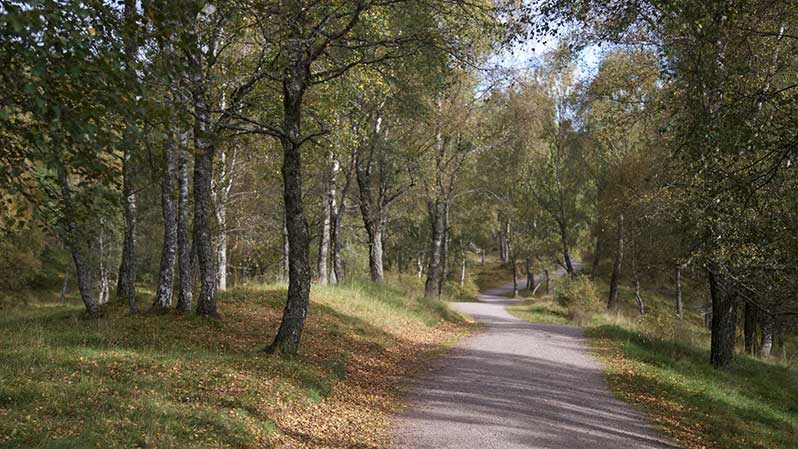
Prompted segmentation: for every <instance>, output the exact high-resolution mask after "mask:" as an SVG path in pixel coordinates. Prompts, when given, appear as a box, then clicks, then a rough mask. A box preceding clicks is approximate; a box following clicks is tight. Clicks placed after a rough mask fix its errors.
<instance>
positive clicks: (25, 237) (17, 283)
mask: <svg viewBox="0 0 798 449" xmlns="http://www.w3.org/2000/svg"><path fill="white" fill-rule="evenodd" d="M43 241H44V240H43V237H42V235H41V232H40V231H38V230H37V229H31V230H24V231H19V232H14V233H13V234H11V235H3V236H2V237H0V289H2V290H3V291H6V290H10V291H18V290H21V289H23V288H26V287H29V286H30V284H31V283H32V282H33V281H34V280H36V278H37V275H38V273H39V270H41V268H42V263H41V260H40V257H39V256H40V255H41V252H42V249H43V247H44V243H43Z"/></svg>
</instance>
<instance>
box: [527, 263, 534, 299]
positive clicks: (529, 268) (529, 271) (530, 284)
mask: <svg viewBox="0 0 798 449" xmlns="http://www.w3.org/2000/svg"><path fill="white" fill-rule="evenodd" d="M526 289H527V290H529V293H530V294H532V292H534V291H535V273H533V272H532V260H531V259H530V258H529V257H527V258H526Z"/></svg>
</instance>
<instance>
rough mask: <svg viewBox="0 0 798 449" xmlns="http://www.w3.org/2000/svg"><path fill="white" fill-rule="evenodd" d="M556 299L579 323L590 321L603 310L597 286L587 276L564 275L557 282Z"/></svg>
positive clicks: (570, 316) (571, 317)
mask: <svg viewBox="0 0 798 449" xmlns="http://www.w3.org/2000/svg"><path fill="white" fill-rule="evenodd" d="M554 299H556V300H557V303H558V304H560V305H561V306H562V307H565V309H566V310H567V311H568V317H569V318H570V319H572V320H574V321H576V322H577V323H579V324H584V323H587V322H588V321H590V319H591V318H592V317H593V315H594V314H595V313H597V312H599V311H600V310H601V306H602V302H601V300H600V299H599V296H598V292H597V291H596V286H595V285H593V282H591V281H590V279H588V278H587V277H586V276H577V277H564V278H563V279H562V280H561V281H560V282H558V283H557V287H556V289H555V291H554Z"/></svg>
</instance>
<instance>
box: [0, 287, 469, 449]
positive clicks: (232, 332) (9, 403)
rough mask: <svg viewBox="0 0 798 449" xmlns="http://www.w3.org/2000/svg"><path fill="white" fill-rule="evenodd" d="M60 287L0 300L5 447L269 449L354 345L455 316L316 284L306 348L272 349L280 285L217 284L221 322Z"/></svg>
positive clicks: (412, 301) (436, 306)
mask: <svg viewBox="0 0 798 449" xmlns="http://www.w3.org/2000/svg"><path fill="white" fill-rule="evenodd" d="M53 296H54V297H55V298H57V294H54V295H49V296H45V297H44V298H43V299H42V300H40V301H36V300H29V301H27V303H21V302H18V303H14V302H9V301H3V302H2V303H0V307H1V308H2V309H1V311H2V313H0V446H2V447H8V448H32V447H41V448H93V447H98V448H99V447H102V448H131V447H157V448H207V447H221V448H225V447H230V448H233V447H252V446H261V447H269V446H270V444H271V443H270V442H271V441H273V440H274V438H275V437H276V435H277V434H279V433H280V429H279V426H278V425H276V424H275V421H276V420H278V419H277V418H279V417H280V416H281V414H282V413H285V412H286V411H290V410H296V409H297V408H299V409H301V408H302V407H311V406H313V404H317V403H318V402H319V401H321V400H323V398H325V397H326V396H327V395H329V394H330V393H331V391H332V390H333V388H334V387H335V385H336V384H337V383H338V382H340V381H341V380H343V379H346V378H347V376H348V364H349V360H350V358H351V356H352V351H353V350H355V349H354V347H355V346H357V345H361V346H362V345H367V347H377V348H391V347H394V346H396V345H400V344H402V343H401V342H402V341H404V338H405V337H406V336H408V335H412V334H414V333H419V332H423V331H425V330H429V329H430V328H431V327H433V326H436V325H438V324H439V323H441V322H442V321H444V320H455V321H457V320H459V319H460V317H459V316H458V315H456V314H454V313H452V312H450V311H448V309H446V308H445V306H443V305H442V304H440V303H435V302H430V301H424V300H422V299H420V297H419V296H418V294H414V295H411V294H408V292H407V291H405V290H404V289H403V288H399V287H396V286H393V285H386V286H375V285H373V284H371V283H368V282H360V281H353V282H351V283H347V284H345V285H342V286H339V287H315V286H314V288H313V290H312V301H311V306H310V312H309V316H308V320H307V326H306V331H305V333H304V335H303V340H302V347H301V354H300V355H298V356H295V357H276V356H268V355H266V354H263V353H261V352H260V349H262V348H263V347H265V346H266V345H267V344H268V343H269V342H270V339H271V338H272V336H273V333H274V332H275V330H276V329H277V325H278V323H279V318H280V315H281V312H282V307H283V304H284V298H285V286H284V285H247V286H242V287H238V288H235V289H232V290H230V291H228V292H225V293H223V294H222V295H220V300H219V301H220V305H219V309H220V311H221V313H222V318H221V320H218V321H209V320H204V319H197V318H195V317H193V316H192V315H186V316H181V315H177V314H175V313H173V312H170V313H166V314H156V313H144V314H142V315H141V316H137V317H130V316H128V314H127V308H126V306H125V305H124V304H110V305H107V306H106V307H105V313H104V316H103V317H102V318H100V319H96V320H88V319H85V318H84V317H83V313H82V309H81V307H80V305H79V302H78V300H77V298H75V297H70V298H68V301H67V303H66V304H64V305H60V304H57V303H54V302H53V299H52V298H53ZM149 301H151V298H149V297H148V295H147V293H146V292H144V293H143V294H142V297H141V304H142V305H146V304H148V303H149ZM368 345H371V346H368Z"/></svg>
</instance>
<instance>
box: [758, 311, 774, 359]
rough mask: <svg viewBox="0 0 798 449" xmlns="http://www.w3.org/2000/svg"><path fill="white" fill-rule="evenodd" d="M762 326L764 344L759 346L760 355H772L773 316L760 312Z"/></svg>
mask: <svg viewBox="0 0 798 449" xmlns="http://www.w3.org/2000/svg"><path fill="white" fill-rule="evenodd" d="M760 319H761V328H762V344H761V345H760V346H759V356H760V357H770V354H771V352H772V351H773V316H771V315H768V314H767V313H762V314H760Z"/></svg>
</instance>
